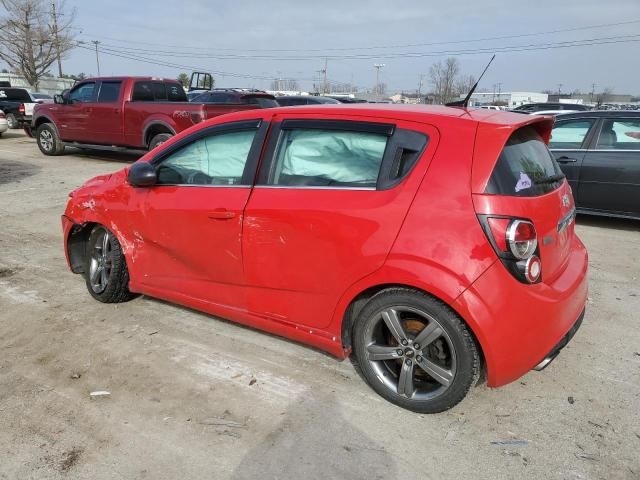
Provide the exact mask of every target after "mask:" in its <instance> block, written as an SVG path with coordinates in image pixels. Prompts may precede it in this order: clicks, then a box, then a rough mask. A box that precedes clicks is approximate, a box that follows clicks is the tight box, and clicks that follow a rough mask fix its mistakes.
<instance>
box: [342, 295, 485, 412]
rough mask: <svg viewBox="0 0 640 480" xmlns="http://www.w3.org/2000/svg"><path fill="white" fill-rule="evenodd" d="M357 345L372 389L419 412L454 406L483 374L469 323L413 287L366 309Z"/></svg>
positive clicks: (375, 300) (356, 332)
mask: <svg viewBox="0 0 640 480" xmlns="http://www.w3.org/2000/svg"><path fill="white" fill-rule="evenodd" d="M353 344H354V355H355V360H356V362H357V366H358V367H359V370H360V372H361V373H362V375H363V377H364V379H365V380H366V382H367V383H368V384H369V386H370V387H371V388H372V389H373V390H375V391H376V392H377V393H378V394H379V395H381V396H382V397H384V398H385V399H387V400H388V401H390V402H391V403H394V404H396V405H398V406H400V407H402V408H406V409H408V410H411V411H414V412H418V413H439V412H442V411H445V410H448V409H450V408H452V407H454V406H455V405H457V404H458V403H459V402H460V401H462V399H463V398H464V397H465V396H466V395H467V393H468V392H469V389H470V388H471V387H472V386H473V385H474V384H475V383H476V382H477V381H478V377H479V375H480V351H479V349H478V346H477V345H476V342H475V340H474V338H473V335H472V334H471V332H470V331H469V329H468V328H467V326H466V325H465V324H464V322H463V321H462V320H461V319H460V318H459V317H458V315H456V313H455V312H453V311H452V310H451V309H450V308H449V307H448V306H447V305H445V304H444V303H442V302H440V301H439V300H437V299H435V298H433V297H431V296H429V295H427V294H425V293H422V292H419V291H415V290H411V289H408V288H392V289H388V290H384V291H382V292H380V293H379V294H377V295H375V296H374V297H373V298H372V299H371V300H370V301H369V302H368V303H367V304H366V305H365V306H364V307H363V309H362V311H361V312H360V314H359V315H358V318H357V319H356V322H355V325H354V330H353Z"/></svg>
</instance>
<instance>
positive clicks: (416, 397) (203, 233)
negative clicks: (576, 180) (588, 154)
mask: <svg viewBox="0 0 640 480" xmlns="http://www.w3.org/2000/svg"><path fill="white" fill-rule="evenodd" d="M403 107H406V108H399V107H396V106H391V105H385V106H381V105H369V104H366V105H342V106H337V107H335V108H331V109H327V108H325V107H322V106H309V107H295V108H277V109H262V110H253V111H248V112H241V113H240V112H238V113H234V114H230V115H225V116H224V117H219V118H215V119H212V120H209V121H207V122H205V123H203V124H200V125H198V126H197V127H196V128H193V129H190V130H189V131H186V132H183V133H181V134H179V135H177V136H176V137H174V138H172V139H171V140H169V141H167V142H166V143H164V144H163V145H162V146H161V147H159V148H158V149H156V150H154V151H152V152H149V153H148V154H146V155H145V156H144V157H142V158H141V159H140V160H139V161H138V162H137V163H135V164H133V165H132V166H128V167H126V168H124V169H122V170H120V171H118V172H115V173H113V174H108V175H102V176H100V177H96V178H94V179H92V180H89V181H88V182H87V183H86V184H85V185H84V186H82V187H80V188H78V189H76V190H74V191H73V192H71V194H70V199H69V202H68V205H67V208H66V211H65V213H64V216H63V217H62V223H63V232H64V234H63V237H64V243H65V245H64V249H65V253H66V256H67V260H68V262H69V266H70V268H71V270H72V271H73V272H75V273H79V274H83V275H84V278H85V281H86V284H87V288H88V290H89V293H90V294H91V295H92V296H93V297H94V298H95V299H96V300H98V301H101V302H105V303H110V302H122V301H125V300H128V299H130V298H132V296H133V295H134V294H135V293H144V294H146V295H150V296H152V297H157V298H162V299H165V300H168V301H171V302H175V303H179V304H182V305H186V306H188V307H191V308H195V309H198V310H202V311H204V312H208V313H210V314H213V315H217V316H220V317H224V318H228V319H231V320H234V321H236V322H239V323H242V324H245V325H249V326H253V327H256V328H260V329H264V330H266V331H269V332H272V333H274V334H278V335H281V336H284V337H288V338H291V339H293V340H297V341H301V342H304V343H308V344H310V345H313V346H315V347H317V348H319V349H322V350H325V351H327V352H329V353H331V354H333V355H335V356H337V357H339V358H345V357H346V356H348V355H349V354H350V353H351V352H353V355H354V357H355V360H356V362H357V363H358V365H359V368H360V369H361V371H362V374H363V376H364V378H365V379H366V381H367V382H368V383H369V385H370V386H371V387H372V388H373V389H374V390H375V391H376V392H378V393H379V394H380V395H381V396H383V397H384V398H386V399H387V400H389V401H391V402H393V403H395V404H397V405H400V406H402V407H404V408H407V409H410V410H414V411H417V412H425V413H433V412H440V411H443V410H446V409H448V408H451V407H452V406H454V405H455V404H457V403H458V402H459V401H461V400H462V399H463V397H464V396H465V395H466V394H467V392H468V391H469V389H470V388H471V387H472V386H473V385H474V384H475V383H476V382H477V380H478V377H479V375H480V372H481V370H485V371H486V378H487V381H488V384H489V386H492V387H496V386H500V385H504V384H507V383H509V382H512V381H514V380H516V379H517V378H519V377H520V376H522V375H523V374H525V373H526V372H528V371H529V370H530V369H532V368H543V367H544V366H546V365H547V364H548V363H549V362H550V361H551V360H552V359H553V358H554V357H555V356H556V355H557V353H558V352H559V350H560V349H561V348H562V347H563V346H564V345H565V344H566V343H567V342H568V340H569V339H570V338H571V336H572V335H573V334H574V333H575V331H576V330H577V328H578V326H579V325H580V322H581V319H582V316H583V315H584V309H585V302H586V299H587V278H586V272H587V252H586V250H585V247H584V246H583V244H582V243H581V242H580V240H579V239H578V237H577V236H576V234H575V232H574V225H573V218H574V206H573V203H572V200H571V191H570V188H569V185H568V184H567V182H566V181H565V180H564V176H563V175H562V174H561V172H560V169H559V167H558V165H557V164H556V162H555V161H554V159H553V157H552V155H551V154H550V153H549V150H548V149H547V146H546V145H545V143H544V140H543V139H544V138H547V137H548V135H549V132H550V130H551V127H552V120H551V119H549V118H547V117H538V116H524V115H515V114H512V113H506V112H488V111H484V110H468V111H467V110H463V109H458V108H447V107H425V106H416V107H410V106H407V105H403ZM194 239H197V240H194Z"/></svg>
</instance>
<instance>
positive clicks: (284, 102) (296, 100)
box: [276, 95, 340, 107]
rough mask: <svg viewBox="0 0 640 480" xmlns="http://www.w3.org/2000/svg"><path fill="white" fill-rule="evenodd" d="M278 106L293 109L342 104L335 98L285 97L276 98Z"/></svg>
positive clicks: (315, 96)
mask: <svg viewBox="0 0 640 480" xmlns="http://www.w3.org/2000/svg"><path fill="white" fill-rule="evenodd" d="M276 100H277V101H278V104H279V105H280V106H281V107H293V106H296V105H319V104H329V103H333V104H338V103H340V102H339V101H338V100H336V99H335V98H329V97H320V96H317V95H284V96H282V97H276Z"/></svg>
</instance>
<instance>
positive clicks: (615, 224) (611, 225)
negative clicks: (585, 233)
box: [576, 214, 640, 232]
mask: <svg viewBox="0 0 640 480" xmlns="http://www.w3.org/2000/svg"><path fill="white" fill-rule="evenodd" d="M576 223H577V224H578V225H582V226H586V227H598V228H608V229H614V230H625V231H628V232H640V221H639V220H632V219H628V218H614V217H600V216H596V215H583V214H578V216H577V217H576Z"/></svg>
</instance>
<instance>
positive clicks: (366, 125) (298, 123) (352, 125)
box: [280, 119, 395, 137]
mask: <svg viewBox="0 0 640 480" xmlns="http://www.w3.org/2000/svg"><path fill="white" fill-rule="evenodd" d="M280 125H281V126H280V128H281V129H282V130H291V129H294V128H304V129H310V128H315V129H318V130H349V131H350V132H364V133H375V134H377V135H385V136H387V137H390V136H391V135H393V132H394V130H395V125H391V124H388V123H372V122H360V121H354V120H316V119H313V120H312V119H309V120H304V119H300V120H297V119H292V120H284V121H282V122H281V124H280Z"/></svg>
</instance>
